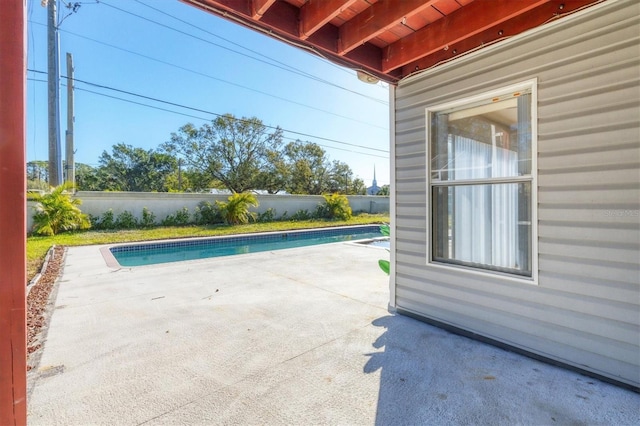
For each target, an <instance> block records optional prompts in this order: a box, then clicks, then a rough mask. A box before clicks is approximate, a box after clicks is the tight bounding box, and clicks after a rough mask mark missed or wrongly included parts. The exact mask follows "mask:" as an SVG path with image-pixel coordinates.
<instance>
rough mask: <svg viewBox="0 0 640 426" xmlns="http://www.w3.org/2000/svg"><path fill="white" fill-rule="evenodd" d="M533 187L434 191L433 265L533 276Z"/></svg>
mask: <svg viewBox="0 0 640 426" xmlns="http://www.w3.org/2000/svg"><path fill="white" fill-rule="evenodd" d="M530 196H531V183H530V182H522V183H506V184H491V185H489V184H487V185H458V186H448V187H447V186H438V187H433V207H434V210H433V212H434V220H433V225H432V235H433V260H436V261H442V262H447V263H455V264H460V265H467V266H474V267H478V268H483V269H489V270H497V271H504V272H511V273H517V274H519V275H525V276H531V204H530V202H529V200H530Z"/></svg>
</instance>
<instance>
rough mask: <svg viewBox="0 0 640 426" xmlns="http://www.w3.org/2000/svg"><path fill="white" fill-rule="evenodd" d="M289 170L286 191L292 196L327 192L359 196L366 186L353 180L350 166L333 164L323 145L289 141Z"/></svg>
mask: <svg viewBox="0 0 640 426" xmlns="http://www.w3.org/2000/svg"><path fill="white" fill-rule="evenodd" d="M284 157H285V161H286V169H287V173H288V174H287V175H286V177H287V185H286V189H287V191H288V192H290V193H292V194H312V195H321V194H324V193H327V192H340V193H343V194H359V193H361V192H360V191H362V186H363V185H364V183H362V184H361V183H360V182H361V181H359V180H358V179H354V177H353V171H352V170H351V168H350V167H349V165H348V164H346V163H343V162H341V161H337V160H334V161H330V160H329V157H328V156H327V153H326V151H325V150H324V149H322V147H320V145H318V144H315V143H313V142H302V141H299V140H298V141H295V142H290V143H289V144H287V145H286V146H285V148H284Z"/></svg>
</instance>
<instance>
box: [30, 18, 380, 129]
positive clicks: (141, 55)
mask: <svg viewBox="0 0 640 426" xmlns="http://www.w3.org/2000/svg"><path fill="white" fill-rule="evenodd" d="M32 23H33V24H37V25H43V24H41V23H39V22H32ZM58 31H60V32H64V33H66V34H69V35H72V36H75V37H79V38H82V39H85V40H89V41H91V42H94V43H98V44H102V45H104V46H108V47H111V48H113V49H117V50H121V51H123V52H127V53H130V54H132V55H136V56H140V57H141V58H145V59H148V60H150V61H154V62H159V63H161V64H164V65H168V66H171V67H174V68H178V69H180V70H183V71H187V72H190V73H193V74H196V75H199V76H202V77H206V78H209V79H211V80H215V81H219V82H221V83H225V84H229V85H231V86H236V87H239V88H241V89H245V90H249V91H252V92H256V93H260V94H262V95H265V96H269V97H272V98H275V99H279V100H281V101H285V102H289V103H292V104H294V105H298V106H302V107H305V108H309V109H313V110H316V111H320V112H323V113H325V114H329V115H333V116H335V117H340V118H344V119H346V120H352V121H355V122H358V123H362V124H366V125H367V126H372V127H377V128H379V129H384V130H386V127H382V126H378V125H376V124H373V123H369V122H366V121H363V120H358V119H356V118H353V117H347V116H346V115H342V114H337V113H335V112H331V111H327V110H325V109H322V108H317V107H314V106H311V105H308V104H304V103H301V102H297V101H294V100H291V99H287V98H283V97H281V96H277V95H274V94H271V93H267V92H263V91H261V90H258V89H254V88H251V87H248V86H244V85H242V84H238V83H234V82H232V81H228V80H224V79H222V78H218V77H214V76H212V75H211V74H205V73H203V72H200V71H196V70H193V69H190V68H186V67H183V66H181V65H177V64H174V63H171V62H167V61H163V60H162V59H157V58H154V57H151V56H148V55H145V54H142V53H139V52H135V51H132V50H129V49H125V48H123V47H119V46H115V45H113V44H109V43H105V42H103V41H100V40H96V39H93V38H90V37H86V36H83V35H80V34H77V33H74V32H72V31H66V30H62V29H60V30H58Z"/></svg>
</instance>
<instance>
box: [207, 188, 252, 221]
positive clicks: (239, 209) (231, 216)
mask: <svg viewBox="0 0 640 426" xmlns="http://www.w3.org/2000/svg"><path fill="white" fill-rule="evenodd" d="M216 205H217V206H218V210H219V211H220V213H221V215H222V217H223V218H224V221H225V222H226V223H227V224H229V225H239V224H245V223H249V220H255V219H256V217H257V215H256V213H254V212H250V211H249V207H251V206H253V207H258V205H259V203H258V199H257V198H256V196H255V195H254V194H252V193H250V192H234V193H233V194H232V195H230V196H229V198H228V199H227V202H224V201H216Z"/></svg>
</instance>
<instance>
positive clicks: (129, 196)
mask: <svg viewBox="0 0 640 426" xmlns="http://www.w3.org/2000/svg"><path fill="white" fill-rule="evenodd" d="M76 197H77V198H79V199H80V200H82V205H81V206H80V209H81V210H82V212H83V213H87V214H91V215H93V216H102V214H103V213H104V212H106V211H107V210H109V209H112V210H113V214H114V217H117V216H118V215H119V214H120V213H122V212H124V211H125V210H127V211H129V212H131V213H133V215H134V216H135V217H137V218H138V219H140V218H142V209H143V208H145V207H146V208H147V209H149V211H151V212H152V213H153V214H155V216H156V222H160V221H161V220H163V219H164V218H165V217H167V216H168V215H170V214H175V212H176V211H178V210H182V209H183V208H184V207H187V208H188V209H189V212H190V213H191V214H192V215H193V213H194V212H195V209H196V207H197V206H198V204H199V203H200V202H201V201H209V202H210V203H211V204H214V203H215V200H220V201H226V200H227V198H228V197H229V195H218V194H215V195H214V194H184V193H159V192H158V193H156V192H92V191H79V192H78V193H77V194H76ZM257 198H258V201H259V203H260V205H259V206H258V207H256V208H251V211H255V212H256V213H263V212H265V211H267V210H268V209H273V210H275V215H276V217H280V216H282V215H283V214H284V213H285V212H286V213H287V216H291V215H293V214H294V213H296V212H297V211H299V210H308V211H309V213H313V212H314V211H315V209H316V207H317V206H318V204H322V203H324V198H323V197H322V196H320V195H257ZM348 198H349V204H350V205H351V209H352V210H353V211H354V213H355V212H367V213H388V212H389V197H382V196H366V195H350V196H348ZM34 205H35V203H34V202H29V203H28V212H29V214H28V215H27V229H28V230H31V228H32V226H33V218H32V215H33V213H34V211H33V206H34Z"/></svg>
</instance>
